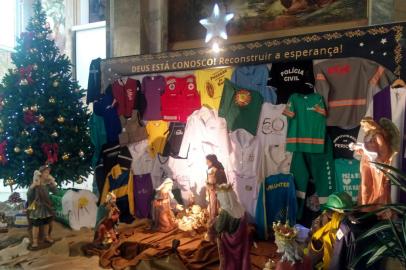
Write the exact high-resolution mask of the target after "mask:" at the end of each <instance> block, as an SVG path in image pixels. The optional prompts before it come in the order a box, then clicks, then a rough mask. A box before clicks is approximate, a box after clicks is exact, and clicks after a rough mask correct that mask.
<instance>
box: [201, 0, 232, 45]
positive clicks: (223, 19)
mask: <svg viewBox="0 0 406 270" xmlns="http://www.w3.org/2000/svg"><path fill="white" fill-rule="evenodd" d="M233 17H234V14H233V13H229V14H225V13H222V12H220V8H219V6H218V5H217V4H215V5H214V8H213V13H212V14H211V16H210V17H208V18H205V19H202V20H200V24H201V25H203V26H204V27H205V28H206V29H207V33H206V39H205V42H206V43H207V42H209V41H210V40H211V39H212V38H214V37H221V38H223V39H227V30H226V25H227V23H228V22H229V21H230V20H231V19H232V18H233Z"/></svg>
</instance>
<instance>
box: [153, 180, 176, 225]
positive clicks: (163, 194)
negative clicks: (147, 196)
mask: <svg viewBox="0 0 406 270" xmlns="http://www.w3.org/2000/svg"><path fill="white" fill-rule="evenodd" d="M172 188H173V181H172V179H170V178H166V179H165V181H164V182H163V183H162V184H161V185H160V186H159V187H158V188H157V194H156V196H155V199H154V201H153V209H154V222H155V226H156V227H157V230H158V231H160V232H169V231H172V230H174V229H176V228H177V227H178V225H177V223H176V219H175V215H174V214H173V211H172V209H173V208H176V209H177V210H179V211H182V210H183V206H182V205H180V204H178V202H177V201H176V200H175V197H174V196H173V193H172Z"/></svg>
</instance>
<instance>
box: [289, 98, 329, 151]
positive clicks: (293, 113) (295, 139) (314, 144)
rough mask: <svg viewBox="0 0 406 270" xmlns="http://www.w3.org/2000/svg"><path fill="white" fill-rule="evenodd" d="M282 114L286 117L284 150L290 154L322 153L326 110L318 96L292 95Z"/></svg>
mask: <svg viewBox="0 0 406 270" xmlns="http://www.w3.org/2000/svg"><path fill="white" fill-rule="evenodd" d="M284 114H285V115H286V116H287V117H288V134H287V139H286V142H287V146H286V149H287V150H288V151H290V152H308V153H323V151H324V136H325V133H326V110H325V107H324V102H323V98H322V97H321V96H320V95H319V94H316V93H314V94H310V95H302V94H297V93H295V94H293V95H291V96H290V98H289V102H288V104H287V105H286V109H285V111H284Z"/></svg>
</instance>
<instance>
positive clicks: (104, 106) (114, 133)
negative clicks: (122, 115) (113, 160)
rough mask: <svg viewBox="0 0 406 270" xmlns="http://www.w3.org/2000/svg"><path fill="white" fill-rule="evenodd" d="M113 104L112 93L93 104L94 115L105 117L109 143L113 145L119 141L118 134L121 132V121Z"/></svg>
mask: <svg viewBox="0 0 406 270" xmlns="http://www.w3.org/2000/svg"><path fill="white" fill-rule="evenodd" d="M112 104H113V96H112V95H111V93H110V92H107V93H106V94H105V95H104V96H103V97H102V98H101V99H99V100H98V101H96V102H94V104H93V111H94V113H95V114H96V115H98V116H101V117H103V120H104V126H105V127H106V134H107V141H108V142H111V143H113V142H117V141H118V134H120V132H121V124H120V119H119V118H118V115H117V110H116V108H114V107H112V106H111V105H112Z"/></svg>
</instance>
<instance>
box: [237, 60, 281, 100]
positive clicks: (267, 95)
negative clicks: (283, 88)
mask: <svg viewBox="0 0 406 270" xmlns="http://www.w3.org/2000/svg"><path fill="white" fill-rule="evenodd" d="M231 81H232V82H233V83H235V84H236V85H238V86H240V87H242V88H247V89H249V90H252V91H257V92H259V93H260V94H261V96H262V97H263V99H264V101H265V102H269V103H273V104H275V102H276V94H275V89H274V88H273V87H269V86H268V85H267V83H268V67H267V66H266V65H256V66H240V67H237V68H236V69H235V70H234V72H233V76H232V77H231Z"/></svg>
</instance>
